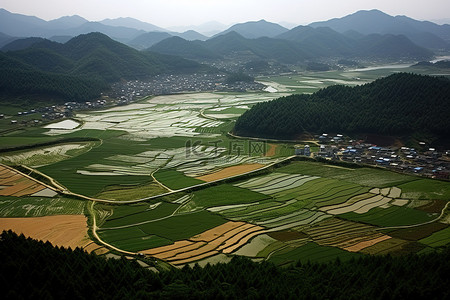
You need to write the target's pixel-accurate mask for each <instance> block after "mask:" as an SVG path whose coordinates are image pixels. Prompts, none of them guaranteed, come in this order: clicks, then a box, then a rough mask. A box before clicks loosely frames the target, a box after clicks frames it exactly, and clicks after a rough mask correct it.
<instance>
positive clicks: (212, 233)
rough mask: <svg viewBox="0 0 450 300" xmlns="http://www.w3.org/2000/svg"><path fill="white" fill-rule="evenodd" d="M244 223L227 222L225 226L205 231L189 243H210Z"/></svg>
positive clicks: (192, 238)
mask: <svg viewBox="0 0 450 300" xmlns="http://www.w3.org/2000/svg"><path fill="white" fill-rule="evenodd" d="M244 224H245V223H244V222H233V221H230V222H227V223H225V224H222V225H219V226H217V227H214V228H212V229H210V230H207V231H205V232H203V233H201V234H198V235H196V236H193V237H191V238H190V239H189V240H191V241H205V242H211V241H212V240H214V239H216V238H218V237H219V236H221V235H223V234H225V232H227V231H230V230H232V229H234V228H237V227H239V226H242V225H244Z"/></svg>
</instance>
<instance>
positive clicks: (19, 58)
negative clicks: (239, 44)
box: [0, 33, 212, 101]
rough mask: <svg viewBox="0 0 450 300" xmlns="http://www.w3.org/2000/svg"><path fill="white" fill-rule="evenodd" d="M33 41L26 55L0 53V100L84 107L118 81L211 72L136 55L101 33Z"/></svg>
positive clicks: (182, 61)
mask: <svg viewBox="0 0 450 300" xmlns="http://www.w3.org/2000/svg"><path fill="white" fill-rule="evenodd" d="M33 41H34V42H32V43H31V45H30V46H29V47H28V48H26V49H23V50H18V51H8V52H6V53H0V59H1V60H2V64H1V65H0V71H1V73H2V76H0V95H1V96H24V95H39V96H44V97H49V96H50V97H57V98H61V99H65V100H66V101H68V100H70V101H88V100H91V99H93V98H95V97H98V96H99V95H100V93H101V92H103V91H105V90H106V89H108V87H109V83H111V82H115V81H118V80H121V79H125V80H133V79H139V78H145V77H148V76H152V75H156V74H162V73H171V74H175V73H195V72H208V71H211V70H212V68H211V67H207V66H204V65H201V64H199V63H196V62H193V61H189V60H186V59H183V58H180V57H173V56H167V55H162V54H159V53H151V52H139V51H137V50H135V49H133V48H130V47H128V46H126V45H124V44H121V43H119V42H116V41H114V40H112V39H111V38H109V37H108V36H106V35H104V34H101V33H90V34H85V35H80V36H78V37H75V38H73V39H71V40H69V41H68V42H67V43H65V44H60V43H56V42H51V41H49V40H45V39H43V40H41V39H37V40H33ZM63 83H64V84H63ZM75 91H77V92H75Z"/></svg>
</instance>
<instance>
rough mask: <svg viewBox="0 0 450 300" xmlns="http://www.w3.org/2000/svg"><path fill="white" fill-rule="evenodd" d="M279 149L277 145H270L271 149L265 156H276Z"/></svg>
mask: <svg viewBox="0 0 450 300" xmlns="http://www.w3.org/2000/svg"><path fill="white" fill-rule="evenodd" d="M277 148H278V145H275V144H269V149H268V150H267V152H266V153H265V154H264V156H269V157H270V156H274V155H275V154H276V150H277Z"/></svg>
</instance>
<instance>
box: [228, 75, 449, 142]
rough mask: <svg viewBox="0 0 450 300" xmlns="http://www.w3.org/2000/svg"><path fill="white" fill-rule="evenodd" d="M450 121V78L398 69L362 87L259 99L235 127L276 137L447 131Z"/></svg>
mask: <svg viewBox="0 0 450 300" xmlns="http://www.w3.org/2000/svg"><path fill="white" fill-rule="evenodd" d="M448 120H450V80H448V79H446V78H443V77H431V76H423V75H416V74H409V73H399V74H394V75H391V76H388V77H385V78H381V79H377V80H375V81H373V82H371V83H368V84H365V85H361V86H355V87H348V86H342V85H335V86H330V87H328V88H325V89H322V90H320V91H318V92H316V93H314V94H312V95H306V94H300V95H291V96H287V97H282V98H279V99H276V100H272V101H269V102H263V103H258V104H256V105H255V106H253V107H252V108H251V109H250V110H249V111H247V112H245V113H244V114H243V115H242V116H241V117H240V118H239V119H238V120H237V122H236V125H235V127H234V132H235V133H236V134H238V135H247V136H259V137H271V138H274V137H275V138H295V137H296V136H298V135H299V134H302V133H304V132H312V133H323V132H333V133H337V132H340V133H349V134H351V133H375V134H387V135H402V134H411V133H415V132H422V133H432V134H436V135H438V136H448V134H449V133H450V122H448Z"/></svg>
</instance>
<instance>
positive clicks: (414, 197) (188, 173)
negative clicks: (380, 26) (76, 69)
mask: <svg viewBox="0 0 450 300" xmlns="http://www.w3.org/2000/svg"><path fill="white" fill-rule="evenodd" d="M391 72H393V70H373V71H352V72H341V71H330V72H314V73H313V72H305V73H304V74H297V75H292V76H281V77H271V78H261V80H263V81H267V82H270V83H271V84H272V85H273V86H274V87H275V88H277V89H278V88H279V87H277V85H276V83H278V84H282V85H286V86H287V87H280V90H286V89H291V90H295V91H303V92H308V93H310V92H313V91H315V90H318V89H320V88H323V87H326V86H329V85H334V84H343V83H346V84H349V85H355V84H360V83H363V82H366V81H370V80H373V79H375V78H377V77H378V76H380V74H387V73H391ZM356 77H359V78H360V79H359V80H357V79H356ZM274 82H275V84H274ZM289 94H290V92H278V93H243V94H239V93H197V94H194V93H192V94H184V95H182V94H176V95H167V96H158V97H153V98H147V99H143V100H142V101H139V102H136V103H131V104H129V105H124V106H117V107H113V108H107V109H103V110H98V111H94V110H89V111H83V112H75V115H74V119H76V120H78V121H79V122H80V124H81V125H80V127H79V128H76V129H72V130H65V129H64V130H63V129H46V128H44V127H43V126H42V125H36V126H34V127H31V126H29V127H21V128H16V129H15V130H8V131H7V132H6V131H5V132H4V133H3V135H1V136H0V148H12V147H18V146H27V147H26V148H25V149H24V148H21V150H17V149H16V151H9V152H2V154H1V157H0V158H1V162H2V163H5V164H9V165H14V164H16V163H22V164H25V165H26V166H28V167H35V168H36V169H37V170H38V171H40V172H42V173H44V174H45V175H48V176H49V177H51V178H53V179H54V180H56V181H57V182H58V183H60V184H61V185H63V186H64V187H66V188H67V189H68V190H69V191H70V192H73V193H77V194H81V195H86V196H91V197H94V198H98V199H103V200H110V201H111V203H97V202H96V203H95V205H93V203H92V202H90V201H88V200H75V199H72V198H65V197H55V198H45V197H31V196H26V197H20V198H17V197H4V196H0V217H37V216H48V215H62V214H86V215H88V214H89V217H90V219H89V225H90V226H91V224H92V223H93V222H92V218H93V217H95V220H96V225H97V226H98V228H96V232H97V233H98V236H99V237H100V239H101V240H102V241H104V242H105V243H108V244H110V245H112V246H114V247H116V248H118V249H120V250H124V251H131V252H138V251H142V250H146V249H151V248H155V247H160V246H164V245H170V244H172V243H174V242H176V241H180V240H185V239H189V238H192V237H193V236H195V235H198V234H200V233H203V232H205V231H207V230H210V229H212V228H215V227H217V226H220V225H222V224H225V223H228V222H229V224H227V225H225V228H227V226H230V228H231V227H232V226H238V225H239V226H244V228H250V229H251V230H255V232H257V233H264V234H269V235H270V234H272V233H274V234H275V233H280V232H281V233H286V232H288V233H289V234H292V233H294V234H293V235H295V238H292V239H288V240H276V241H274V242H272V243H270V244H263V245H259V246H258V247H259V248H258V247H257V248H256V249H257V250H255V251H259V253H257V255H256V257H259V258H260V259H268V260H270V261H272V262H274V263H276V264H278V265H288V264H290V263H293V262H294V261H297V260H301V261H302V263H305V262H307V261H317V262H327V261H332V260H334V259H335V258H336V257H339V258H340V259H341V260H347V259H350V258H352V257H357V256H358V255H363V254H361V253H388V252H389V251H390V250H389V247H390V246H392V247H393V248H392V249H396V250H395V251H397V250H399V249H400V250H402V251H406V250H404V249H403V248H402V247H405V249H406V248H407V247H410V248H407V249H410V251H411V252H417V251H421V249H422V248H423V247H427V248H425V249H429V248H431V247H439V246H442V245H445V244H448V243H449V238H448V236H450V233H449V230H448V228H445V229H443V230H441V228H444V227H445V226H446V225H442V224H441V223H439V225H436V224H437V223H432V224H425V223H427V222H430V221H432V220H434V219H436V218H437V217H438V216H439V214H440V213H441V210H442V209H443V207H444V205H445V204H446V202H447V201H449V199H450V184H449V183H448V182H444V181H437V180H431V179H423V178H421V177H417V176H409V175H403V174H399V173H394V172H390V171H388V170H385V169H380V168H371V167H345V168H343V167H339V166H335V165H329V164H326V163H322V162H316V161H291V162H289V163H287V162H286V164H284V165H283V166H273V167H270V168H267V169H266V170H264V171H261V172H256V175H254V174H247V175H245V176H243V177H242V178H233V179H230V180H226V181H225V183H223V182H215V183H211V184H207V185H205V186H200V187H196V188H195V189H193V190H191V189H188V191H184V192H183V193H181V192H175V193H169V194H170V195H169V196H167V195H165V196H161V197H158V195H160V194H164V193H167V192H168V191H167V189H166V188H164V186H165V187H167V188H168V189H171V190H175V191H176V190H178V189H182V188H185V187H191V186H195V185H199V184H202V183H204V181H202V180H199V179H196V178H195V177H200V176H202V175H208V174H211V173H214V172H217V171H219V170H222V169H224V168H226V167H229V166H236V165H241V164H255V163H259V164H263V165H267V164H270V163H272V162H277V161H279V160H280V158H284V157H288V156H291V155H293V154H294V151H295V148H294V143H289V142H283V143H282V142H274V141H270V142H268V141H258V143H261V144H262V145H263V146H264V147H262V148H261V149H262V150H261V149H260V150H261V151H259V152H257V151H255V152H251V151H250V149H251V145H255V144H253V143H254V142H255V141H254V140H246V139H235V138H232V137H231V136H229V135H227V133H228V132H230V131H231V130H232V129H233V126H234V124H235V120H234V119H235V118H236V116H237V115H238V114H242V113H244V112H245V111H247V110H248V109H249V108H250V107H252V106H253V105H255V104H256V103H258V102H262V101H269V100H272V99H275V98H278V97H280V96H285V95H289ZM0 108H1V107H0ZM2 109H3V108H2ZM5 112H7V113H8V112H11V113H15V114H17V111H15V110H14V109H11V108H7V109H6V110H5ZM201 112H203V114H202V113H201ZM205 116H206V117H205ZM30 117H34V116H30ZM216 118H217V119H216ZM222 118H223V119H222ZM2 122H3V123H2V124H0V127H2V128H3V126H4V127H5V128H6V129H8V128H9V129H11V127H10V125H9V124H7V122H6V121H5V120H2ZM0 123H1V122H0ZM73 138H84V139H83V140H82V141H75V142H70V143H68V142H67V141H68V139H73ZM69 141H70V140H69ZM48 142H52V145H50V146H48V145H45V146H44V145H42V143H48ZM39 144H41V145H39ZM302 144H309V145H310V147H311V149H312V151H318V146H317V144H316V143H315V142H305V143H302ZM68 145H69V146H70V147H69V146H68ZM75 145H79V147H78V146H76V147H75ZM237 149H238V150H237ZM266 154H267V155H268V156H267V157H266V156H264V155H266ZM152 175H153V176H154V179H156V181H155V180H154V179H153V178H152ZM157 181H158V182H157ZM46 182H50V180H46ZM163 185H164V186H163ZM386 187H389V188H390V187H396V188H399V189H401V191H399V190H398V189H396V190H395V193H401V194H400V195H398V194H395V195H396V196H389V197H385V198H383V197H382V195H381V192H380V191H379V190H377V189H375V188H386ZM2 188H3V187H2V185H1V184H0V190H1V189H2ZM377 191H378V192H377ZM388 191H389V189H388ZM393 193H394V192H393ZM384 195H385V196H386V194H384ZM150 196H156V198H154V199H152V200H146V201H141V202H136V203H131V204H123V203H120V202H118V201H130V200H139V199H143V198H147V197H150ZM355 196H357V197H356V198H355ZM375 196H377V197H379V198H383V199H387V200H386V201H385V202H383V204H380V206H379V207H375V206H376V205H375V206H373V207H370V208H371V209H370V210H368V211H367V212H365V213H361V214H358V213H354V212H350V213H344V214H338V212H335V214H332V213H333V212H332V211H331V209H327V206H331V205H340V204H342V205H352V204H354V203H356V202H357V201H363V200H368V199H369V202H368V203H369V206H370V205H371V204H373V203H371V202H370V199H371V198H374V197H375ZM391 198H395V199H391ZM355 199H356V200H355ZM347 201H348V202H347ZM374 201H375V202H376V201H377V198H375V200H374ZM396 201H397V202H396ZM343 203H345V204H343ZM358 203H359V202H358ZM363 204H364V203H363ZM363 204H361V205H363ZM395 205H404V206H395ZM420 205H425V206H422V207H419V206H420ZM91 208H92V209H91ZM349 211H350V210H349ZM353 211H357V210H356V209H355V210H353ZM362 211H364V210H362ZM359 212H361V211H359ZM446 216H447V214H444V217H443V219H445V217H446ZM232 221H234V222H245V223H250V224H241V223H237V225H236V223H233V222H232ZM440 222H443V220H440ZM368 225H370V226H368ZM408 225H419V226H418V227H417V228H416V227H411V228H406V229H405V228H403V229H399V228H393V229H392V228H391V229H384V230H381V228H386V227H396V226H408ZM440 226H441V227H440ZM222 228H223V227H222ZM91 229H92V228H91ZM416 229H417V230H416ZM219 230H220V229H219ZM229 230H233V229H229ZM251 230H250V232H251ZM415 230H416V231H417V232H416V231H415ZM266 231H267V232H266ZM419 231H420V232H419ZM227 232H228V231H227ZM380 232H383V233H386V234H388V235H389V233H390V232H392V234H393V238H392V239H390V240H386V241H383V242H380V243H378V244H375V245H374V246H371V247H368V248H366V249H363V250H361V253H350V252H348V251H344V250H342V249H341V248H345V246H344V245H345V243H346V242H347V241H349V240H351V239H355V240H358V241H359V240H360V239H361V240H362V241H367V240H370V239H371V238H372V237H373V236H380ZM247 234H248V233H247ZM395 234H397V235H395ZM234 235H236V234H234ZM234 235H233V236H234ZM91 236H92V235H91ZM407 237H414V238H410V239H408V238H407ZM238 238H242V239H245V235H244V236H240V237H239V236H238ZM251 240H252V239H250V238H249V241H251ZM253 240H256V241H258V239H253ZM238 241H239V240H237V242H238ZM245 241H246V240H245ZM271 241H273V240H271ZM97 242H98V241H97ZM246 242H247V241H246ZM419 243H421V244H419ZM243 244H244V243H243ZM256 244H257V243H256ZM417 244H419V246H420V247H416V248H414V245H416V246H417ZM247 245H248V244H247ZM324 245H327V246H324ZM425 245H427V246H425ZM209 246H210V245H208V247H209ZM243 246H244V245H243ZM250 246H252V245H250ZM332 246H333V247H332ZM252 247H253V246H252ZM264 247H265V248H264ZM339 247H340V248H339ZM421 247H422V248H421ZM419 248H420V249H419ZM239 249H240V248H237V249H235V250H234V252H232V253H231V255H239V254H236V251H239ZM261 249H263V250H261ZM219 252H220V250H219ZM221 255H223V256H225V255H227V257H228V258H229V257H230V254H228V253H225V254H221Z"/></svg>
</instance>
